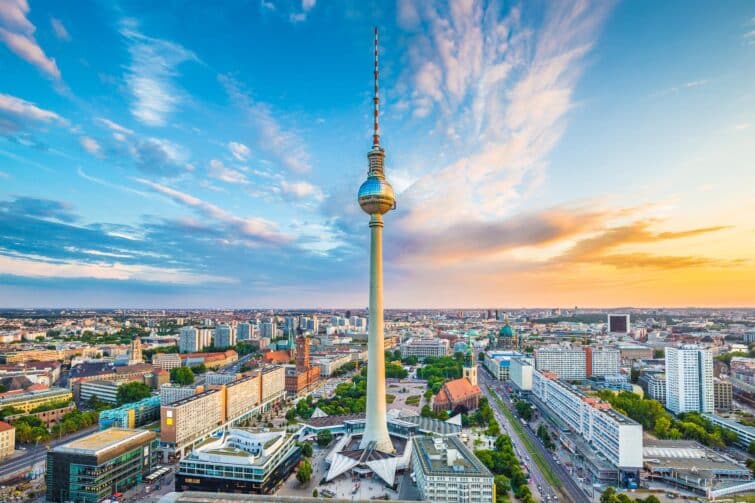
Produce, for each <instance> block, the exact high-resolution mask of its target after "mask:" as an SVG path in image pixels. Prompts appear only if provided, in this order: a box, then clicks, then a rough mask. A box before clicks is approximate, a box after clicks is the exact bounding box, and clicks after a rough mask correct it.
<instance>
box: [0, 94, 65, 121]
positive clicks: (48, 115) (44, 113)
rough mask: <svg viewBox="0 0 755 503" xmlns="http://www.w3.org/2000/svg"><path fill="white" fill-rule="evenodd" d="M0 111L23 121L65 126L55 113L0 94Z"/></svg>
mask: <svg viewBox="0 0 755 503" xmlns="http://www.w3.org/2000/svg"><path fill="white" fill-rule="evenodd" d="M0 111H4V112H7V113H10V114H12V115H15V116H17V117H20V118H23V119H31V120H34V121H39V122H59V123H61V124H67V121H66V120H65V119H63V118H62V117H61V116H60V115H58V114H56V113H55V112H51V111H50V110H45V109H42V108H39V107H38V106H36V105H35V104H34V103H31V102H29V101H26V100H24V99H21V98H17V97H15V96H11V95H9V94H0Z"/></svg>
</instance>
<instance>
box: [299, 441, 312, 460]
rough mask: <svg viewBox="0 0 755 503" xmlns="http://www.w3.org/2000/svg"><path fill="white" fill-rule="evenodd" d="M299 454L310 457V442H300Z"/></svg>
mask: <svg viewBox="0 0 755 503" xmlns="http://www.w3.org/2000/svg"><path fill="white" fill-rule="evenodd" d="M301 455H302V456H304V457H305V458H311V457H312V444H310V443H309V442H304V443H303V444H301Z"/></svg>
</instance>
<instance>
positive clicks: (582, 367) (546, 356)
mask: <svg viewBox="0 0 755 503" xmlns="http://www.w3.org/2000/svg"><path fill="white" fill-rule="evenodd" d="M535 370H538V371H541V372H553V373H554V374H558V377H559V378H560V379H563V380H566V381H574V380H583V379H585V378H586V377H587V355H586V353H585V351H583V350H582V349H581V348H576V349H573V348H565V347H562V346H548V347H544V348H539V349H536V350H535Z"/></svg>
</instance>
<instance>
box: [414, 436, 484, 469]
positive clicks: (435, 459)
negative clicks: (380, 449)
mask: <svg viewBox="0 0 755 503" xmlns="http://www.w3.org/2000/svg"><path fill="white" fill-rule="evenodd" d="M412 443H413V444H414V449H415V455H417V456H419V461H420V463H421V465H422V469H423V471H424V472H425V473H427V474H428V475H435V476H437V475H444V476H457V477H491V478H492V477H493V474H492V473H490V471H489V470H488V469H487V468H486V467H485V465H483V464H482V463H481V462H480V460H479V459H477V458H476V457H475V456H474V454H472V453H471V452H470V451H469V449H467V448H466V447H465V446H464V444H463V443H462V442H461V440H459V439H458V438H456V437H447V438H444V439H439V438H433V437H425V436H416V437H413V438H412Z"/></svg>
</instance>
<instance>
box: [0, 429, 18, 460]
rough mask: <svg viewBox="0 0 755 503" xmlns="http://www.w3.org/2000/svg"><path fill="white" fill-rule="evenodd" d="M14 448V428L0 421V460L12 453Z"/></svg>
mask: <svg viewBox="0 0 755 503" xmlns="http://www.w3.org/2000/svg"><path fill="white" fill-rule="evenodd" d="M15 450H16V428H14V427H13V425H11V424H9V423H6V422H5V421H0V461H2V460H4V459H7V458H9V457H11V456H12V455H13V452H14V451H15Z"/></svg>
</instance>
